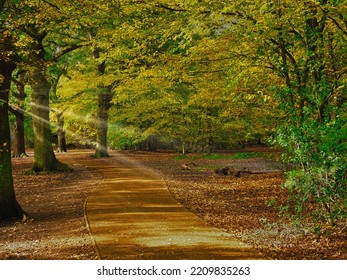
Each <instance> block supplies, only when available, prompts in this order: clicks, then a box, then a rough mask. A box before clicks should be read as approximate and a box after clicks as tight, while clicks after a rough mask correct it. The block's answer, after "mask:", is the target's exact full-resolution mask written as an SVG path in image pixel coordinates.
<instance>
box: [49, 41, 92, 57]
mask: <svg viewBox="0 0 347 280" xmlns="http://www.w3.org/2000/svg"><path fill="white" fill-rule="evenodd" d="M90 45H91V43H89V44H85V45H74V46H70V47H67V48H66V49H64V50H62V51H61V52H59V53H57V54H56V55H54V56H53V58H52V61H57V60H58V59H59V58H60V57H62V56H63V55H65V54H67V53H69V52H72V51H74V50H77V49H79V48H82V47H85V46H90Z"/></svg>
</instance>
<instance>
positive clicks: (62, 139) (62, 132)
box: [57, 112, 67, 153]
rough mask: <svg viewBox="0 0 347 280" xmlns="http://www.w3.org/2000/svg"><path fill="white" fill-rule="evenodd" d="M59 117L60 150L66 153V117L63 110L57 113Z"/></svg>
mask: <svg viewBox="0 0 347 280" xmlns="http://www.w3.org/2000/svg"><path fill="white" fill-rule="evenodd" d="M57 119H58V152H59V153H66V152H67V150H66V138H65V135H66V133H65V129H64V117H63V112H61V113H59V114H58V115H57Z"/></svg>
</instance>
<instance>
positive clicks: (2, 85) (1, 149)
mask: <svg viewBox="0 0 347 280" xmlns="http://www.w3.org/2000/svg"><path fill="white" fill-rule="evenodd" d="M0 65H1V67H0V77H1V79H0V220H3V219H8V218H13V217H21V216H22V215H23V210H22V208H21V207H20V206H19V204H18V203H17V200H16V196H15V192H14V187H13V177H12V162H11V138H10V126H9V119H8V96H9V91H10V84H11V82H10V81H11V75H12V72H13V70H14V69H15V65H14V64H12V63H10V62H9V61H5V60H2V59H0Z"/></svg>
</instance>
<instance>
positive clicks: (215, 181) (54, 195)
mask: <svg viewBox="0 0 347 280" xmlns="http://www.w3.org/2000/svg"><path fill="white" fill-rule="evenodd" d="M89 154H90V153H89ZM89 154H83V153H81V154H80V155H78V156H77V157H76V155H74V160H77V161H78V160H79V158H80V159H83V160H94V159H91V158H89V157H88V156H89ZM122 154H123V155H126V156H128V157H130V158H132V159H135V160H137V161H139V162H141V163H142V164H144V165H145V166H148V167H150V168H153V169H155V170H157V171H159V172H160V174H161V176H162V177H163V178H164V179H165V180H166V182H167V185H168V188H169V190H170V192H171V193H172V195H173V196H174V197H175V198H176V199H177V200H178V201H179V202H180V203H181V204H183V205H184V206H185V207H186V208H187V209H189V210H190V211H192V212H194V213H195V214H197V215H198V216H200V217H201V218H202V219H204V220H205V221H207V222H208V223H210V224H212V225H214V226H215V227H218V228H221V229H223V230H225V231H227V232H229V233H232V234H233V235H235V236H236V237H239V238H241V239H243V240H244V241H247V242H249V243H252V244H253V245H255V246H256V247H257V248H259V249H260V250H262V251H263V252H264V254H265V255H267V256H270V257H272V258H275V259H276V258H277V259H347V252H346V248H347V242H346V228H344V229H343V225H342V226H341V227H340V228H339V229H337V230H333V229H331V230H330V234H329V235H324V236H320V237H319V238H317V236H316V235H314V234H312V230H311V229H310V228H308V227H305V228H300V227H294V226H292V225H290V224H289V223H286V222H283V221H281V219H280V218H279V217H278V215H277V213H278V211H277V208H276V204H278V203H279V202H281V201H283V200H284V199H285V197H286V194H285V192H284V191H283V190H282V189H281V188H280V187H279V185H280V184H281V182H282V178H281V175H280V174H278V173H277V174H259V175H248V176H245V177H241V178H234V177H231V176H217V175H215V174H214V173H213V170H214V169H215V168H216V167H218V166H225V165H233V166H236V167H237V168H239V167H244V166H247V167H248V168H249V169H250V170H257V171H259V170H264V169H273V168H274V167H275V166H273V164H272V162H270V161H268V160H263V159H259V158H254V159H245V160H232V161H231V160H225V159H224V160H223V159H220V160H210V159H201V158H198V159H197V158H190V159H184V160H178V159H176V158H175V157H176V155H175V154H172V153H145V152H141V153H140V152H137V153H134V152H132V153H130V152H122ZM59 157H61V159H62V161H64V157H65V158H66V159H67V158H68V157H69V154H66V155H60V156H59ZM106 161H112V157H111V158H109V159H106ZM192 161H193V162H194V163H196V164H197V167H195V168H194V170H190V171H183V170H182V169H181V168H180V165H181V164H182V163H185V162H192ZM13 165H14V178H15V185H16V193H17V197H18V201H19V202H20V204H21V205H22V207H23V208H24V209H25V210H26V211H27V212H28V213H29V218H28V219H27V220H26V221H24V222H17V223H15V224H13V223H12V224H9V223H7V224H4V223H2V224H0V259H96V258H98V254H97V252H96V250H95V246H94V243H93V240H92V238H91V237H90V235H89V230H88V228H87V226H86V223H85V216H84V205H85V201H86V198H87V197H88V195H89V194H90V193H91V192H92V191H93V190H94V189H95V188H96V187H97V186H98V185H99V184H100V182H101V181H102V179H103V175H102V174H100V172H97V171H95V170H91V169H87V168H84V167H76V166H74V168H75V172H72V173H67V174H66V173H65V174H41V175H24V174H23V173H24V171H26V170H28V169H29V168H30V165H31V158H26V159H25V158H24V159H14V160H13ZM275 200H276V201H275Z"/></svg>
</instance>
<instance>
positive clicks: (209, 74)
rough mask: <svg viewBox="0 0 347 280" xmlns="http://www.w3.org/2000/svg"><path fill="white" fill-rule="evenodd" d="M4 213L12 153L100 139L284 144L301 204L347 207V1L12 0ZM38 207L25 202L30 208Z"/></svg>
mask: <svg viewBox="0 0 347 280" xmlns="http://www.w3.org/2000/svg"><path fill="white" fill-rule="evenodd" d="M0 10H1V12H0V33H1V36H0V219H5V218H9V217H20V216H21V215H23V210H22V209H21V207H20V205H19V204H18V203H17V202H16V198H15V193H14V187H13V179H12V167H11V156H15V157H20V156H22V155H25V153H26V150H25V149H26V147H33V149H34V159H33V165H32V172H41V171H57V170H58V171H67V170H69V166H66V165H65V164H63V163H61V162H59V161H58V160H57V159H56V157H55V152H54V149H57V151H59V152H63V151H66V149H67V148H68V147H69V146H71V147H81V146H87V147H93V148H95V157H106V156H108V148H114V149H149V150H155V149H176V150H177V151H178V152H180V153H188V152H191V153H193V152H199V153H210V152H211V151H213V150H216V149H232V148H235V147H237V146H239V145H246V144H254V143H265V144H267V145H270V146H276V147H278V148H280V149H281V151H282V152H283V157H282V159H283V162H284V163H285V167H286V170H285V171H286V172H285V179H286V181H285V184H284V186H285V187H286V188H288V190H289V191H290V193H291V200H290V201H289V202H288V206H287V208H288V210H291V211H292V212H294V213H296V215H299V216H300V213H302V212H303V211H306V212H307V209H309V210H310V211H309V212H310V214H311V215H312V217H313V219H314V220H315V221H320V222H324V223H329V224H330V225H332V226H334V225H335V224H336V222H339V221H341V220H342V221H343V220H345V219H346V215H347V209H346V205H347V192H346V180H347V87H346V82H347V16H346V15H347V3H346V1H345V0H331V1H329V0H307V1H297V0H294V1H286V0H278V1H271V0H264V1H260V0H258V1H241V0H234V1H210V0H209V1H203V0H189V1H183V0H172V1H163V0H153V1H130V0H118V1H116V0H101V1H90V0H83V1H69V0H59V1H58V0H47V1H45V0H11V1H9V0H0ZM24 210H25V209H24Z"/></svg>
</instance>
